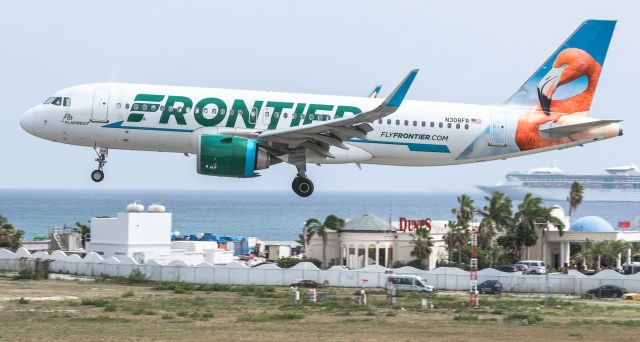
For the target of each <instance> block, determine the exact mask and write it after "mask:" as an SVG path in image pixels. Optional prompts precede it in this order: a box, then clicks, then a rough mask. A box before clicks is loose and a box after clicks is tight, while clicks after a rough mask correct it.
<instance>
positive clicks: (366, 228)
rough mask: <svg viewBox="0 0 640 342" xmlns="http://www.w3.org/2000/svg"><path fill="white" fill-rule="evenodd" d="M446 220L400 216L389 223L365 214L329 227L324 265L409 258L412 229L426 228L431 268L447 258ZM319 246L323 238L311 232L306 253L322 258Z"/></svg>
mask: <svg viewBox="0 0 640 342" xmlns="http://www.w3.org/2000/svg"><path fill="white" fill-rule="evenodd" d="M447 223H448V222H447V221H432V220H430V219H422V220H406V219H404V218H401V219H400V221H398V222H393V223H391V225H389V223H388V222H385V221H384V220H382V219H380V218H378V217H376V216H375V215H373V214H367V215H364V216H362V217H360V218H357V219H355V220H350V221H348V222H347V223H346V224H345V227H344V228H343V229H340V230H339V231H333V230H329V233H328V234H327V235H328V236H327V246H326V263H327V264H326V265H324V266H325V267H329V266H334V265H341V266H347V267H349V268H351V269H358V268H363V267H365V266H367V265H380V266H384V267H391V266H392V265H393V263H394V262H395V261H399V262H402V263H406V262H409V261H411V260H414V259H415V257H413V256H411V251H412V250H413V247H414V245H413V243H412V241H413V238H414V231H415V229H428V230H430V236H431V237H432V238H433V244H434V245H433V247H432V252H431V256H430V257H429V260H427V261H426V264H427V266H428V267H429V269H434V268H435V267H436V262H437V260H438V259H443V258H446V246H445V244H444V241H443V239H442V237H443V235H444V234H445V233H446V232H447V229H448V228H447ZM322 250H323V244H322V238H320V237H319V236H317V235H314V236H313V237H312V238H311V241H310V242H309V244H308V245H307V246H306V251H305V255H306V256H308V257H312V258H317V259H319V260H322Z"/></svg>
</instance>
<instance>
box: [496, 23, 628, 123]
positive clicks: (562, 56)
mask: <svg viewBox="0 0 640 342" xmlns="http://www.w3.org/2000/svg"><path fill="white" fill-rule="evenodd" d="M615 26H616V21H613V20H587V21H585V22H583V23H582V24H581V25H580V27H578V29H577V30H576V31H575V32H574V33H573V34H572V35H571V36H570V37H569V39H567V40H566V41H565V42H564V43H563V44H562V45H560V47H559V48H558V49H557V50H556V51H555V52H554V53H553V54H552V55H551V57H549V59H547V60H546V61H545V62H544V64H542V66H541V67H540V68H539V69H538V70H537V71H536V72H535V73H534V74H533V75H532V76H531V77H530V78H529V79H528V80H527V81H526V82H524V84H523V85H522V86H521V87H520V89H518V91H516V92H515V93H514V94H513V95H512V96H511V97H510V98H509V99H508V100H507V101H506V102H505V105H513V106H522V107H531V106H536V107H538V109H539V110H541V111H543V112H545V113H546V114H550V113H551V112H560V113H575V112H586V111H588V110H589V107H591V101H592V99H593V94H594V93H595V90H596V87H597V84H598V79H599V77H600V71H601V69H602V65H603V64H604V59H605V57H606V56H607V50H608V49H609V42H611V36H612V35H613V30H614V28H615Z"/></svg>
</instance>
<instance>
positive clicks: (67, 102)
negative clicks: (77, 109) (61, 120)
mask: <svg viewBox="0 0 640 342" xmlns="http://www.w3.org/2000/svg"><path fill="white" fill-rule="evenodd" d="M64 106H65V107H71V99H70V98H68V97H65V98H64Z"/></svg>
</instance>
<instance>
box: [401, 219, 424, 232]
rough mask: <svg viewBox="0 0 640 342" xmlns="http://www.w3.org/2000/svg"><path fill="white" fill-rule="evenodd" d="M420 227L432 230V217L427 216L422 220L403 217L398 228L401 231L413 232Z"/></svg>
mask: <svg viewBox="0 0 640 342" xmlns="http://www.w3.org/2000/svg"><path fill="white" fill-rule="evenodd" d="M418 229H426V230H429V231H431V219H430V218H426V219H422V220H409V219H407V218H404V217H401V218H400V224H399V227H398V230H399V231H401V232H413V231H416V230H418Z"/></svg>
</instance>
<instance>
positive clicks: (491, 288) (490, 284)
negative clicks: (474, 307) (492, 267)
mask: <svg viewBox="0 0 640 342" xmlns="http://www.w3.org/2000/svg"><path fill="white" fill-rule="evenodd" d="M478 292H480V294H483V293H493V294H500V293H502V283H501V282H499V281H497V280H487V281H484V282H483V283H482V284H480V285H478Z"/></svg>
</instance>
